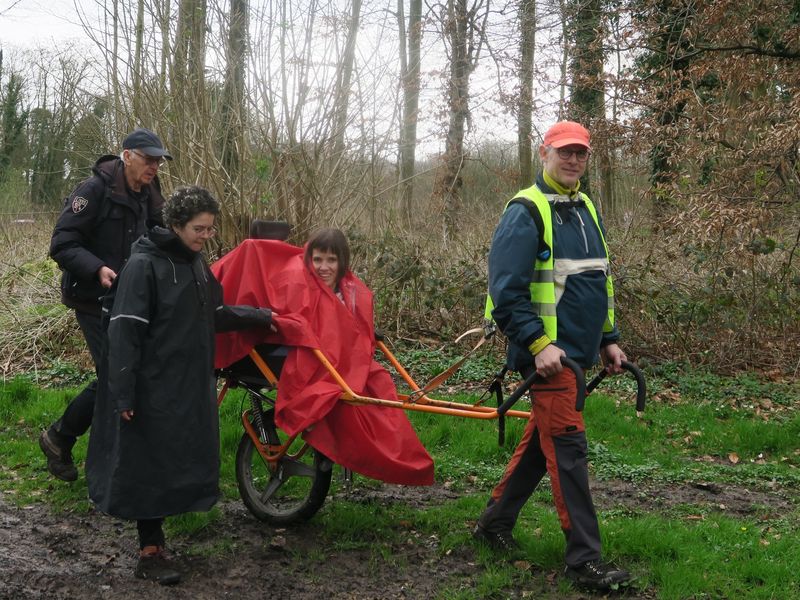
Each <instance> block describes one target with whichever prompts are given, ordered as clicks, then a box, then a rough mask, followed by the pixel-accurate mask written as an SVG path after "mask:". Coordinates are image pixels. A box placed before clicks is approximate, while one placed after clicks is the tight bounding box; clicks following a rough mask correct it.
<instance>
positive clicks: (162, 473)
mask: <svg viewBox="0 0 800 600" xmlns="http://www.w3.org/2000/svg"><path fill="white" fill-rule="evenodd" d="M270 319H271V313H270V311H269V310H265V309H258V308H253V307H228V306H225V305H223V304H222V287H221V286H220V284H219V282H217V280H216V279H215V278H214V276H213V275H212V273H211V271H210V270H209V269H208V266H207V265H206V263H205V261H204V259H203V257H202V255H201V254H200V253H195V252H192V251H191V250H189V249H188V248H187V247H186V246H184V245H183V243H181V241H180V239H179V238H178V237H177V236H175V235H174V234H173V233H172V232H171V231H168V230H166V229H162V228H160V227H158V228H155V229H154V230H153V231H152V232H151V233H150V237H149V238H142V239H141V240H139V241H138V242H136V243H135V244H134V247H133V253H132V254H131V257H130V259H129V260H128V263H127V264H126V265H125V268H124V269H123V270H122V272H121V273H120V274H119V276H118V277H117V282H116V286H115V296H114V302H113V307H112V309H111V314H110V319H109V322H108V351H107V353H106V356H105V358H104V360H103V361H102V362H101V368H100V370H99V371H100V376H99V387H98V396H97V401H96V402H95V412H94V418H93V421H92V429H91V435H90V438H89V451H88V455H87V458H86V478H87V481H88V484H89V496H90V498H91V499H92V500H93V501H94V502H95V504H96V505H97V507H98V508H99V509H100V510H101V511H103V512H106V513H108V514H111V515H114V516H117V517H122V518H126V519H151V518H160V517H164V516H168V515H174V514H179V513H183V512H189V511H203V510H208V509H209V508H211V507H212V506H213V505H214V503H215V502H216V500H217V497H218V495H219V491H218V482H219V423H218V416H217V405H216V380H215V377H214V333H215V330H220V331H222V330H230V329H237V328H242V327H252V326H261V327H266V326H268V325H269V323H270ZM123 410H133V411H134V417H133V419H132V420H131V421H130V422H127V421H124V420H122V418H121V417H120V412H121V411H123Z"/></svg>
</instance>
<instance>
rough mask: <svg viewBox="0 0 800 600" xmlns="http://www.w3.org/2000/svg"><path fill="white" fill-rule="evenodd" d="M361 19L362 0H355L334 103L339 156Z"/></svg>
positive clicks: (342, 142)
mask: <svg viewBox="0 0 800 600" xmlns="http://www.w3.org/2000/svg"><path fill="white" fill-rule="evenodd" d="M360 20H361V0H353V9H352V12H351V13H350V25H349V27H348V30H347V42H346V43H345V48H344V54H343V56H342V62H341V63H340V65H339V74H338V77H337V83H336V103H335V104H334V121H333V139H334V144H333V152H334V155H336V156H339V155H340V154H341V153H342V152H343V151H344V132H345V129H347V108H348V106H349V100H350V79H351V78H352V75H353V64H354V63H355V55H356V39H357V38H358V25H359V22H360Z"/></svg>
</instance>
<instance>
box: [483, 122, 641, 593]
mask: <svg viewBox="0 0 800 600" xmlns="http://www.w3.org/2000/svg"><path fill="white" fill-rule="evenodd" d="M590 153H591V146H590V139H589V132H588V131H587V130H586V129H585V128H584V127H583V126H582V125H580V124H578V123H574V122H572V121H562V122H559V123H556V124H555V125H553V126H552V127H551V128H550V129H549V130H548V131H547V132H546V133H545V136H544V140H543V143H542V145H541V146H540V148H539V157H540V159H541V161H542V167H543V169H542V172H541V173H540V174H539V175H538V177H537V179H536V183H535V184H534V185H533V186H531V187H529V188H527V189H524V190H522V191H520V192H519V193H518V194H517V195H516V196H515V197H514V198H512V199H511V200H510V201H509V202H508V204H507V205H506V209H505V211H504V213H503V216H502V217H501V218H500V223H499V224H498V226H497V229H496V230H495V233H494V237H493V239H492V245H491V249H490V251H489V298H488V300H487V307H486V316H487V318H490V319H493V320H494V321H495V322H496V323H497V326H498V327H499V329H500V330H501V331H502V332H503V333H504V334H505V335H506V336H507V337H508V354H507V366H508V367H509V368H510V369H511V370H514V371H519V372H520V373H522V375H523V376H525V377H526V378H527V377H528V376H529V375H530V374H532V372H533V371H534V370H535V371H536V372H537V373H538V374H539V376H540V377H539V378H537V382H536V383H534V385H533V386H532V388H531V400H532V404H533V410H532V413H531V419H530V421H529V422H528V425H527V427H526V428H525V432H524V433H523V435H522V439H521V440H520V442H519V445H518V446H517V449H516V450H515V452H514V455H513V456H512V458H511V461H510V462H509V464H508V466H507V467H506V471H505V474H504V475H503V477H502V479H501V480H500V483H498V485H497V487H495V489H494V490H493V492H492V495H491V498H490V499H489V502H488V505H487V508H486V510H485V511H484V512H483V514H482V515H481V517H480V518H479V519H478V522H477V525H476V527H475V531H474V533H473V535H474V537H475V538H476V539H479V540H482V541H484V542H485V543H487V544H489V545H490V546H492V547H493V548H495V549H499V550H504V551H513V552H517V551H518V550H519V546H518V544H517V542H516V540H515V539H514V538H513V536H512V534H511V531H512V529H513V528H514V525H515V523H516V521H517V517H518V516H519V513H520V511H521V510H522V507H523V505H524V504H525V503H526V502H527V500H528V498H530V496H531V494H532V493H533V491H534V490H535V489H536V486H537V485H538V484H539V482H540V481H541V479H542V477H544V475H545V473H549V474H550V483H551V486H552V490H553V499H554V502H555V505H556V509H557V511H558V516H559V519H560V521H561V528H562V530H563V531H564V535H565V536H566V540H567V547H566V564H567V566H566V570H565V575H566V576H567V577H568V578H569V579H571V580H572V581H574V582H576V583H578V584H580V585H583V586H586V587H589V588H592V589H608V588H610V587H612V586H615V585H617V584H620V583H622V582H624V581H627V580H628V579H630V574H629V573H628V572H627V571H625V570H623V569H620V568H618V567H616V566H614V565H613V564H612V563H609V562H605V561H603V560H602V555H601V547H600V529H599V526H598V523H597V515H596V513H595V509H594V505H593V503H592V496H591V492H590V490H589V475H588V467H587V443H586V433H585V429H584V423H583V416H582V414H581V413H579V412H577V411H576V410H575V395H576V381H575V375H574V374H573V373H572V371H570V370H568V369H562V366H561V357H562V356H567V357H569V358H571V359H572V360H574V361H575V362H577V363H578V364H579V365H580V366H581V367H583V368H589V367H591V366H592V365H593V364H594V363H595V362H596V360H597V356H598V354H599V355H600V357H601V358H602V361H603V364H604V365H605V367H606V369H607V370H608V371H609V372H611V373H619V372H621V371H622V367H621V362H622V361H623V360H625V354H624V353H623V352H622V350H621V349H620V347H619V346H618V345H617V339H618V338H619V332H618V331H617V327H616V325H615V323H614V293H613V286H612V283H611V275H610V271H609V260H608V247H607V246H606V242H605V233H604V229H603V225H602V222H601V220H600V217H599V215H598V213H597V210H596V209H595V207H594V205H593V204H592V201H591V200H590V199H589V198H588V196H586V195H585V194H583V193H581V192H580V191H579V189H580V178H581V176H582V175H583V173H584V171H585V170H586V165H587V162H588V160H589V155H590Z"/></svg>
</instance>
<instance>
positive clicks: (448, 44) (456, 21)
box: [434, 0, 489, 239]
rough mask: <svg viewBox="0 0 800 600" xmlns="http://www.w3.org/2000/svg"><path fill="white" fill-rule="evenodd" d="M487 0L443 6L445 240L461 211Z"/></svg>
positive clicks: (438, 189)
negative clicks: (467, 131) (466, 136)
mask: <svg viewBox="0 0 800 600" xmlns="http://www.w3.org/2000/svg"><path fill="white" fill-rule="evenodd" d="M487 4H488V2H486V1H485V0H474V2H473V3H472V5H468V2H467V0H447V3H446V5H444V6H441V12H440V20H441V22H442V24H443V26H444V33H445V48H446V51H447V59H448V68H449V76H448V80H447V108H448V125H447V138H446V140H445V151H444V155H443V156H442V158H441V166H440V169H439V173H438V174H437V181H436V183H435V187H434V195H435V196H436V197H437V199H439V200H440V202H441V203H442V205H443V213H444V221H445V222H444V225H445V230H444V235H445V239H448V238H450V237H452V235H453V233H454V232H455V230H456V226H457V223H456V221H457V219H458V215H459V213H460V212H461V187H462V185H463V181H462V178H461V171H462V169H463V166H464V160H465V158H466V153H465V151H464V133H465V129H466V125H467V121H468V120H469V79H470V75H471V74H472V72H473V71H474V70H475V67H476V66H477V64H478V60H479V58H480V54H481V49H482V48H483V42H484V39H485V37H484V36H485V31H486V20H487V18H488V15H489V12H488V10H487V8H488V6H487Z"/></svg>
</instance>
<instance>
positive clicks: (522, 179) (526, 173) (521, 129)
mask: <svg viewBox="0 0 800 600" xmlns="http://www.w3.org/2000/svg"><path fill="white" fill-rule="evenodd" d="M519 24H520V38H521V39H520V67H519V81H520V90H519V108H518V111H519V112H518V114H517V142H518V148H519V187H520V188H526V187H529V186H531V185H532V184H533V177H534V175H533V152H532V148H531V119H532V116H533V58H534V48H535V44H536V2H535V0H520V3H519Z"/></svg>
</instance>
